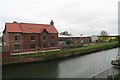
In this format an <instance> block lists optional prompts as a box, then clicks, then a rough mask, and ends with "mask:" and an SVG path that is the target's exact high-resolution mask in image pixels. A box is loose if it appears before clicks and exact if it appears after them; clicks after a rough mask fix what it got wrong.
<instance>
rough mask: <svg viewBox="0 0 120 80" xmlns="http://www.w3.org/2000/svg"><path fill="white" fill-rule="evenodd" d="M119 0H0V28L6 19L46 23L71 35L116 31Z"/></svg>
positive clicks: (114, 32)
mask: <svg viewBox="0 0 120 80" xmlns="http://www.w3.org/2000/svg"><path fill="white" fill-rule="evenodd" d="M118 2H119V0H0V32H2V31H3V30H4V28H5V23H6V22H13V21H17V22H25V23H38V24H49V23H50V21H51V20H53V21H54V25H55V27H56V29H57V30H58V32H59V33H60V32H63V31H68V32H69V33H71V34H72V35H80V34H83V35H99V34H100V32H101V31H103V30H104V31H106V32H108V34H110V35H115V34H118Z"/></svg>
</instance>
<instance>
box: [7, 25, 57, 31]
mask: <svg viewBox="0 0 120 80" xmlns="http://www.w3.org/2000/svg"><path fill="white" fill-rule="evenodd" d="M44 30H46V31H47V32H48V33H58V31H57V30H56V28H55V27H54V25H49V24H48V25H47V24H32V23H6V31H7V32H22V33H41V32H42V31H44Z"/></svg>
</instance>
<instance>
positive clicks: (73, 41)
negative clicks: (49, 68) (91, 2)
mask: <svg viewBox="0 0 120 80" xmlns="http://www.w3.org/2000/svg"><path fill="white" fill-rule="evenodd" d="M67 41H70V44H69V45H68V46H74V47H75V46H84V45H86V44H89V43H91V37H88V36H86V37H85V36H84V37H77V36H59V42H58V43H59V46H62V47H64V46H67V44H66V42H67Z"/></svg>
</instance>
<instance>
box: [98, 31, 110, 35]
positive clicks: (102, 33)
mask: <svg viewBox="0 0 120 80" xmlns="http://www.w3.org/2000/svg"><path fill="white" fill-rule="evenodd" d="M100 36H108V33H107V32H106V31H101V33H100Z"/></svg>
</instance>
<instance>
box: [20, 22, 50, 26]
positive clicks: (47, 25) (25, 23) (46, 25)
mask: <svg viewBox="0 0 120 80" xmlns="http://www.w3.org/2000/svg"><path fill="white" fill-rule="evenodd" d="M19 24H31V25H46V26H50V24H38V23H24V22H20V23H19Z"/></svg>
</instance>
